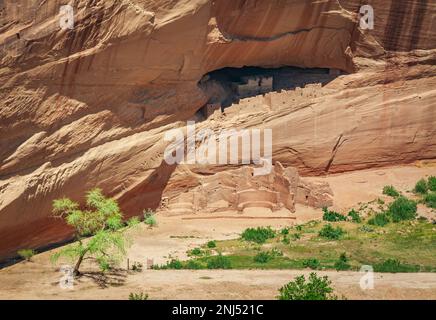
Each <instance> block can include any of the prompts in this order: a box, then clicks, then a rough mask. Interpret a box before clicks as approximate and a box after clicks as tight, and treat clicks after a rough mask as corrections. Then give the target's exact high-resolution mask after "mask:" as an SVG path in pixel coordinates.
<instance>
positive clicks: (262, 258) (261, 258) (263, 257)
mask: <svg viewBox="0 0 436 320" xmlns="http://www.w3.org/2000/svg"><path fill="white" fill-rule="evenodd" d="M271 259H273V257H272V256H271V255H270V254H269V253H268V252H264V251H262V252H259V253H258V254H257V255H255V256H254V262H257V263H267V262H268V261H269V260H271Z"/></svg>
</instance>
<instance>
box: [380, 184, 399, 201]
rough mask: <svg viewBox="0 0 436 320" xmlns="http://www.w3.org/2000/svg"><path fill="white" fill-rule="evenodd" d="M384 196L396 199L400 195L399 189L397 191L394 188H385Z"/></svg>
mask: <svg viewBox="0 0 436 320" xmlns="http://www.w3.org/2000/svg"><path fill="white" fill-rule="evenodd" d="M383 194H385V195H387V196H389V197H393V198H396V197H398V196H399V195H400V193H399V192H398V191H397V189H395V187H394V186H385V187H384V188H383Z"/></svg>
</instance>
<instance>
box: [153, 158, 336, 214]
mask: <svg viewBox="0 0 436 320" xmlns="http://www.w3.org/2000/svg"><path fill="white" fill-rule="evenodd" d="M183 176H184V175H183V174H182V175H180V177H179V179H180V180H182V177H183ZM185 177H186V175H185ZM188 180H189V183H190V184H191V185H192V187H191V188H190V189H189V191H187V192H183V193H179V192H178V190H177V189H171V191H167V192H164V195H163V198H162V201H161V206H160V208H159V209H158V211H159V212H162V213H166V214H169V215H179V214H195V213H213V212H220V211H229V210H230V211H238V212H243V211H244V210H245V209H248V208H266V209H270V210H271V211H272V212H274V211H277V210H281V209H283V208H286V209H287V210H289V211H290V212H295V205H296V204H297V203H298V204H302V205H307V206H311V207H315V208H322V207H326V206H331V205H333V192H332V190H331V189H330V186H329V185H328V183H325V182H309V181H307V180H305V179H304V178H301V177H300V176H299V174H298V171H297V169H295V168H292V167H289V168H284V167H283V166H282V165H281V164H280V163H279V162H276V163H275V165H274V168H273V170H272V172H271V173H270V174H269V175H265V176H257V177H254V176H253V168H252V167H248V166H245V167H242V168H239V169H235V170H231V171H226V172H219V173H216V174H214V175H210V176H202V175H201V176H200V175H196V174H192V173H191V175H190V177H189V179H188ZM178 184H180V182H179V183H178V182H175V183H174V185H178Z"/></svg>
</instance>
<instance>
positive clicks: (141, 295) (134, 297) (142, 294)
mask: <svg viewBox="0 0 436 320" xmlns="http://www.w3.org/2000/svg"><path fill="white" fill-rule="evenodd" d="M129 300H148V294H146V293H145V292H139V293H134V292H131V293H130V294H129Z"/></svg>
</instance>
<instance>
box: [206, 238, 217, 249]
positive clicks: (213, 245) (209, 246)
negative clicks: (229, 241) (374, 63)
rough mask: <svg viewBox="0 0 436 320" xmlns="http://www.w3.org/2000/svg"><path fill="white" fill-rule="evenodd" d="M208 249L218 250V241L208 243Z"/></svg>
mask: <svg viewBox="0 0 436 320" xmlns="http://www.w3.org/2000/svg"><path fill="white" fill-rule="evenodd" d="M207 247H208V248H210V249H213V248H216V241H214V240H212V241H209V242H208V243H207Z"/></svg>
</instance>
